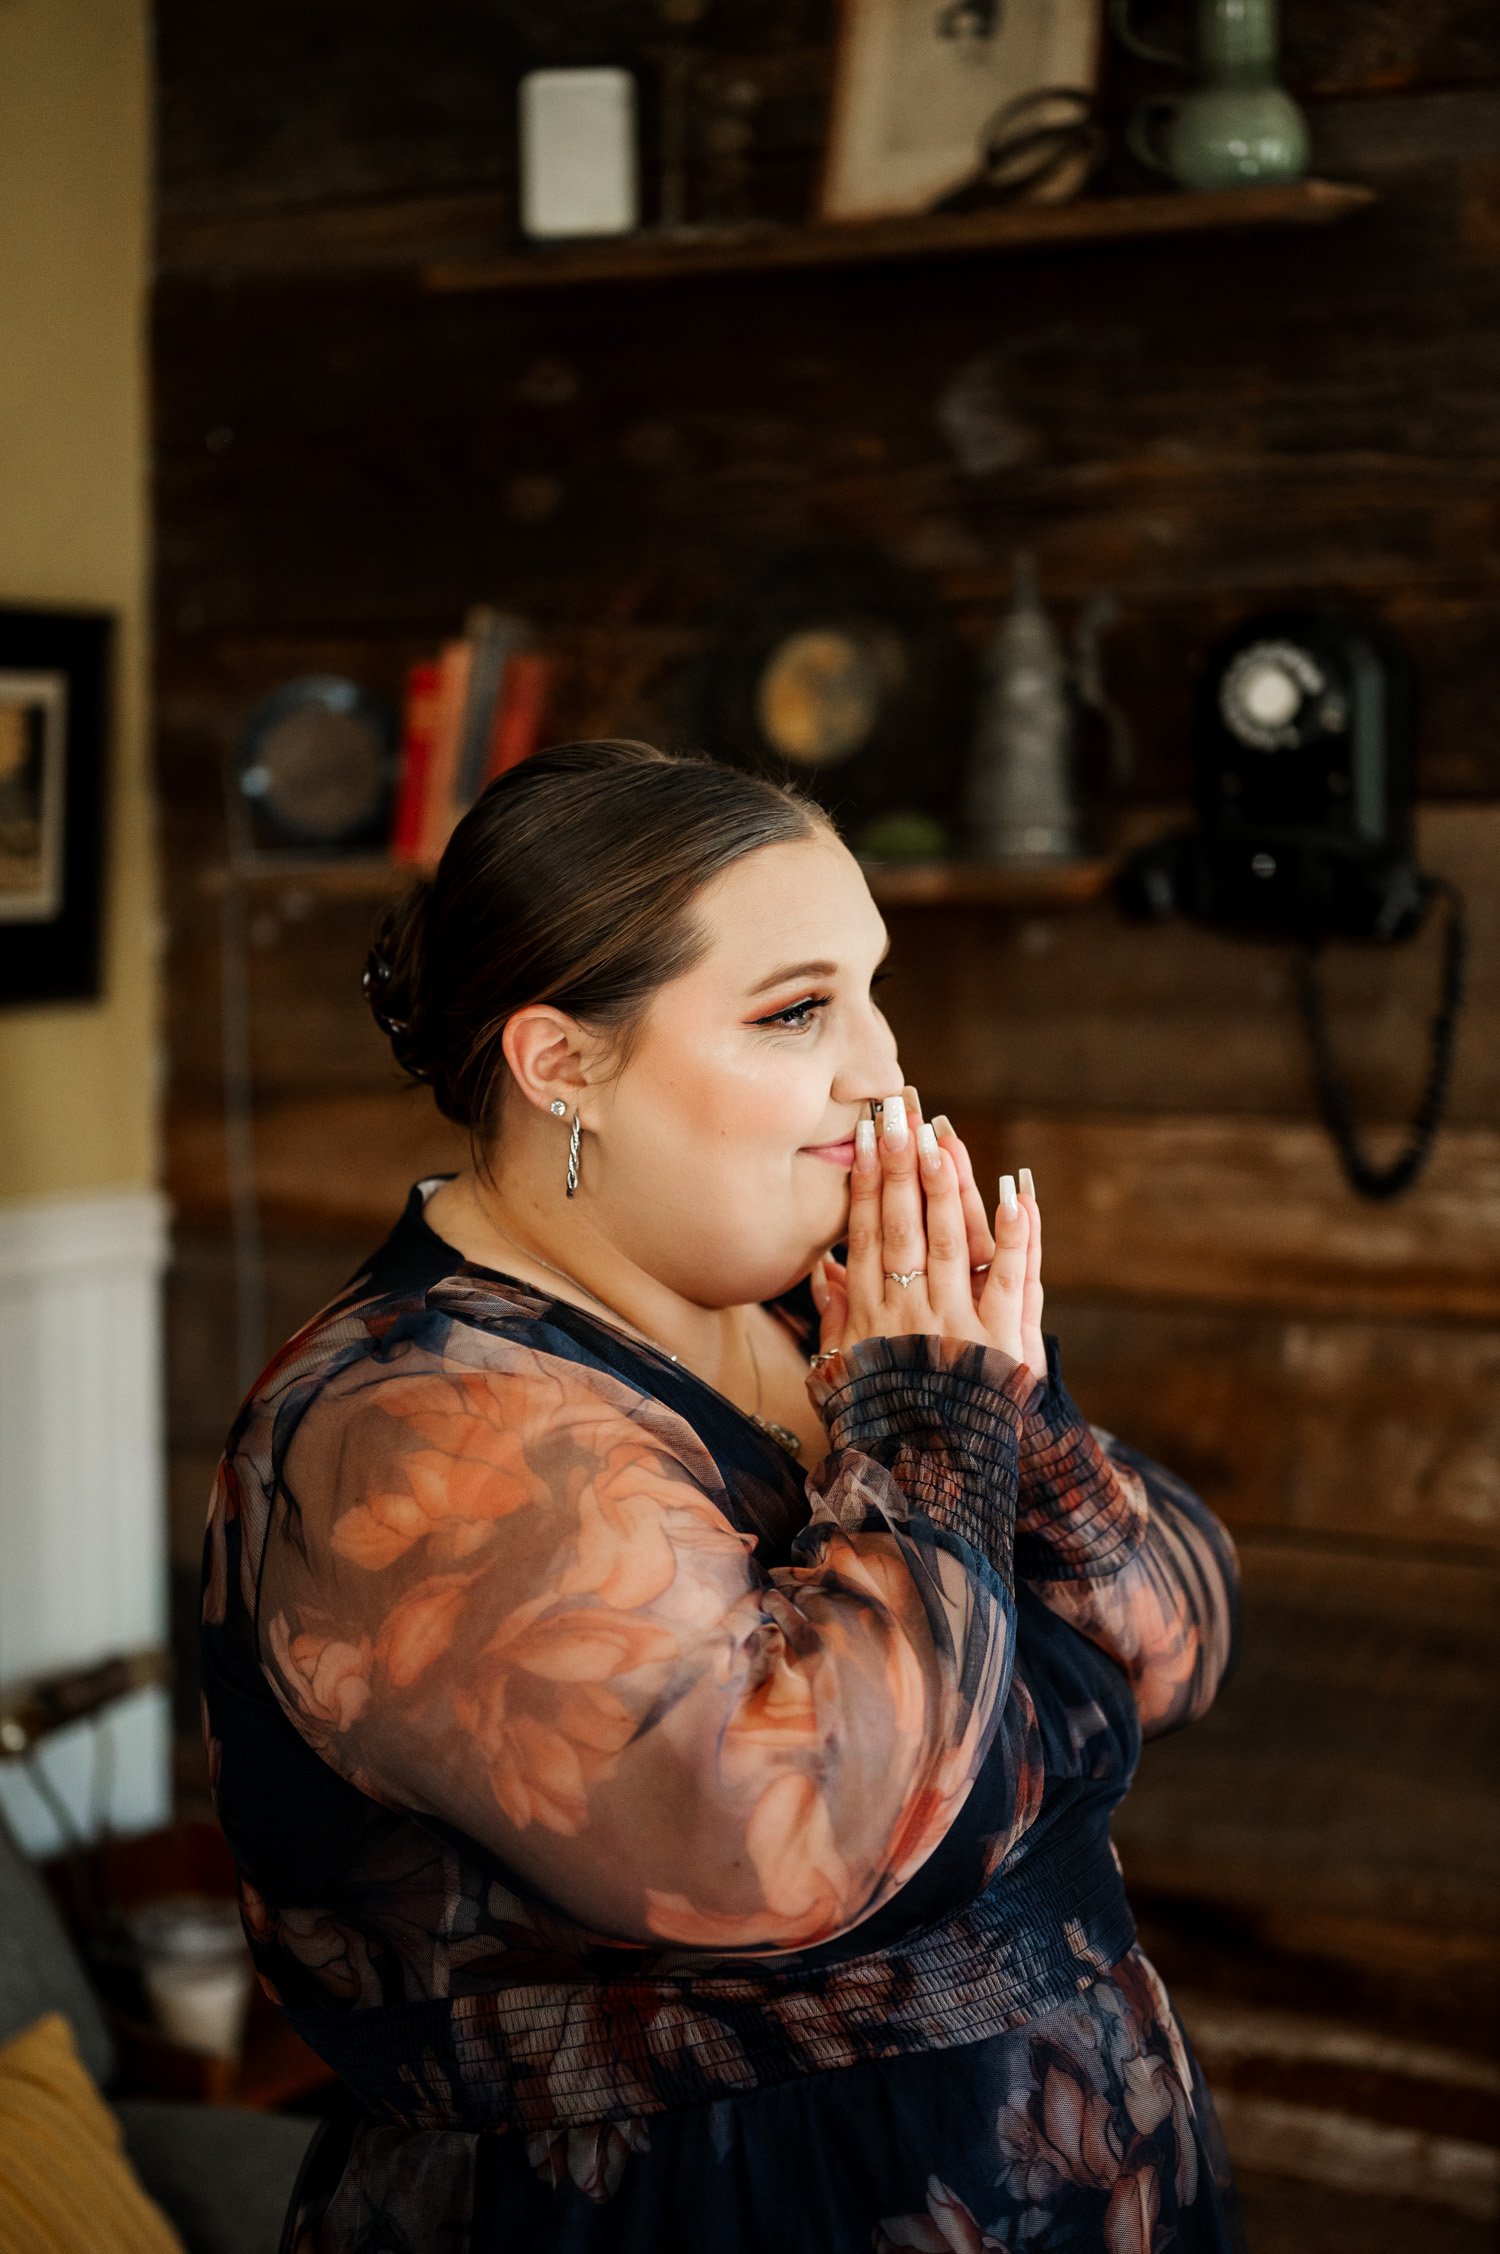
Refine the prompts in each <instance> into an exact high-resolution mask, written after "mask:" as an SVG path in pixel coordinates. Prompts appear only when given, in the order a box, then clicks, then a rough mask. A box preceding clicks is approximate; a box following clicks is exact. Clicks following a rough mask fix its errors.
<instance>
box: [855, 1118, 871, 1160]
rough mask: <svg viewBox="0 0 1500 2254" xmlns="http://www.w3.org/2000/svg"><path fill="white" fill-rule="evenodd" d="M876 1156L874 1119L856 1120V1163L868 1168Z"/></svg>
mask: <svg viewBox="0 0 1500 2254" xmlns="http://www.w3.org/2000/svg"><path fill="white" fill-rule="evenodd" d="M874 1156H875V1122H874V1120H873V1119H856V1120H855V1122H854V1163H855V1165H856V1166H861V1165H862V1166H868V1165H869V1163H870V1161H871V1159H872V1158H873V1157H874Z"/></svg>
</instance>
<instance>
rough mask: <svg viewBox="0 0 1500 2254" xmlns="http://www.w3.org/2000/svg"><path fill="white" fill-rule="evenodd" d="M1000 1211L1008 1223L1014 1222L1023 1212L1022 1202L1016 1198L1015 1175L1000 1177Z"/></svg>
mask: <svg viewBox="0 0 1500 2254" xmlns="http://www.w3.org/2000/svg"><path fill="white" fill-rule="evenodd" d="M1000 1210H1001V1212H1002V1213H1003V1214H1004V1215H1005V1218H1006V1220H1007V1221H1014V1219H1015V1217H1016V1215H1017V1214H1018V1213H1019V1212H1020V1210H1021V1207H1020V1201H1019V1200H1018V1198H1017V1196H1016V1178H1015V1176H1014V1174H1002V1175H1001V1177H1000Z"/></svg>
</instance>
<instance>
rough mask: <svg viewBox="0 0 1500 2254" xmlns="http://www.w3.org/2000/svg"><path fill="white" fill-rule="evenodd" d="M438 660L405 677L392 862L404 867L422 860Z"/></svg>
mask: <svg viewBox="0 0 1500 2254" xmlns="http://www.w3.org/2000/svg"><path fill="white" fill-rule="evenodd" d="M437 696H438V668H437V659H436V658H423V659H421V660H420V661H419V662H418V663H417V664H416V665H413V666H412V667H411V668H410V669H409V671H408V673H407V676H406V707H405V711H404V713H403V715H402V721H401V767H400V771H399V773H398V775H397V777H396V807H395V812H394V813H393V815H392V816H391V859H392V860H393V861H399V862H401V863H402V864H403V865H405V866H410V865H411V864H412V863H413V862H415V861H418V860H420V858H421V846H422V803H423V800H424V798H425V796H426V792H427V769H428V767H429V765H430V763H431V760H432V739H433V735H434V732H435V730H436V726H437Z"/></svg>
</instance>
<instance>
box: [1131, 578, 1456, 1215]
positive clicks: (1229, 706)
mask: <svg viewBox="0 0 1500 2254" xmlns="http://www.w3.org/2000/svg"><path fill="white" fill-rule="evenodd" d="M1193 735H1194V759H1195V766H1196V777H1197V802H1198V826H1197V828H1196V829H1191V830H1182V831H1178V832H1177V833H1176V834H1174V835H1173V836H1171V837H1166V838H1163V839H1160V840H1159V841H1158V842H1156V843H1155V844H1152V845H1148V846H1145V847H1143V848H1142V849H1141V850H1140V851H1139V852H1138V853H1136V854H1135V855H1133V856H1132V858H1131V859H1130V861H1129V862H1127V864H1126V866H1125V868H1124V870H1123V871H1122V873H1121V878H1120V898H1121V902H1122V904H1123V906H1124V907H1125V909H1126V912H1127V913H1129V914H1133V915H1135V916H1140V917H1147V918H1157V917H1164V916H1169V915H1188V916H1193V917H1196V918H1197V919H1198V920H1199V921H1201V922H1203V923H1208V924H1213V925H1216V926H1218V927H1220V928H1222V929H1226V930H1230V931H1238V932H1243V933H1246V934H1249V935H1251V936H1255V935H1259V936H1261V937H1263V938H1285V939H1293V940H1297V941H1300V942H1301V951H1300V956H1299V992H1300V999H1301V1004H1302V1011H1303V1016H1304V1018H1305V1019H1306V1023H1307V1028H1308V1034H1309V1038H1310V1040H1311V1043H1312V1052H1313V1063H1314V1068H1315V1071H1316V1074H1317V1083H1318V1097H1319V1102H1320V1104H1321V1107H1322V1112H1323V1118H1324V1121H1325V1123H1326V1125H1327V1127H1328V1131H1329V1133H1330V1134H1331V1136H1332V1137H1333V1140H1334V1144H1335V1146H1336V1148H1337V1150H1338V1153H1339V1157H1340V1160H1341V1161H1342V1163H1343V1167H1344V1172H1345V1173H1346V1175H1347V1176H1348V1178H1349V1180H1350V1182H1351V1183H1352V1184H1353V1186H1354V1188H1355V1189H1356V1190H1358V1191H1359V1192H1360V1194H1361V1195H1362V1196H1364V1197H1370V1198H1392V1197H1398V1196H1399V1195H1400V1194H1401V1192H1402V1191H1403V1190H1405V1189H1408V1188H1409V1187H1410V1186H1411V1184H1412V1183H1413V1182H1414V1181H1415V1180H1416V1178H1417V1176H1418V1174H1419V1173H1420V1172H1421V1170H1422V1168H1423V1166H1424V1165H1425V1164H1426V1162H1427V1158H1428V1156H1429V1154H1430V1152H1431V1149H1432V1145H1433V1142H1434V1140H1435V1138H1436V1135H1437V1131H1438V1127H1439V1125H1440V1123H1441V1120H1442V1115H1443V1111H1444V1107H1445V1105H1446V1103H1447V1098H1448V1083H1449V1078H1450V1074H1451V1071H1452V1064H1453V1040H1454V1032H1455V1028H1456V1025H1457V1020H1458V1012H1459V1008H1460V1006H1461V1003H1462V1000H1463V985H1464V960H1465V954H1466V948H1467V937H1466V931H1465V924H1464V913H1463V902H1462V900H1461V898H1460V896H1459V894H1458V893H1457V891H1456V890H1455V889H1454V887H1453V886H1452V885H1450V884H1448V883H1447V882H1446V881H1445V880H1443V879H1441V878H1437V877H1429V876H1424V875H1423V874H1422V872H1421V871H1420V870H1419V869H1418V868H1417V867H1416V865H1415V863H1414V862H1413V860H1412V857H1411V856H1412V834H1411V830H1412V758H1411V752H1412V698H1411V683H1410V675H1409V671H1408V668H1407V665H1406V663H1405V660H1404V658H1403V656H1402V654H1401V653H1400V651H1399V650H1397V649H1396V648H1395V647H1394V645H1393V644H1392V643H1390V642H1389V641H1388V640H1387V639H1386V638H1385V637H1384V636H1383V635H1380V634H1377V633H1376V632H1375V631H1374V630H1373V629H1372V628H1371V627H1369V626H1367V625H1364V624H1361V623H1359V622H1358V621H1356V620H1352V619H1349V618H1345V617H1341V616H1338V615H1336V614H1333V613H1325V612H1319V611H1284V612H1271V613H1268V614H1266V615H1265V616H1262V617H1258V618H1251V619H1247V620H1246V621H1245V622H1244V624H1243V625H1241V626H1239V627H1238V628H1236V630H1235V631H1234V632H1233V633H1232V634H1230V635H1229V636H1227V637H1226V639H1225V640H1224V641H1222V642H1221V643H1220V644H1219V645H1218V646H1217V648H1216V649H1215V650H1214V651H1213V652H1212V653H1211V656H1210V659H1209V663H1208V667H1207V669H1206V672H1205V674H1204V677H1203V681H1202V683H1201V685H1200V688H1199V692H1198V703H1197V710H1196V715H1195V721H1194V731H1193ZM1439 896H1441V898H1442V899H1443V900H1444V902H1445V904H1446V908H1447V923H1446V927H1445V931H1444V938H1443V968H1442V991H1441V996H1440V1001H1439V1006H1438V1009H1437V1012H1436V1014H1435V1015H1434V1017H1433V1021H1432V1049H1431V1058H1430V1062H1429V1065H1428V1072H1427V1081H1426V1085H1425V1087H1424V1089H1423V1091H1422V1095H1421V1099H1420V1101H1419V1103H1418V1105H1417V1109H1416V1113H1415V1116H1414V1118H1413V1121H1412V1128H1411V1134H1410V1138H1409V1140H1408V1142H1407V1145H1406V1148H1405V1149H1404V1150H1403V1151H1402V1152H1401V1153H1400V1155H1399V1156H1398V1157H1396V1158H1395V1159H1393V1160H1392V1161H1391V1162H1390V1164H1389V1165H1386V1166H1377V1165H1376V1164H1375V1163H1374V1162H1373V1161H1372V1160H1371V1159H1370V1158H1369V1156H1368V1155H1367V1153H1366V1152H1365V1151H1364V1149H1363V1148H1362V1146H1361V1143H1360V1139H1359V1134H1358V1130H1357V1128H1356V1126H1355V1122H1354V1118H1353V1114H1352V1112H1351V1110H1350V1107H1349V1100H1348V1095H1347V1092H1346V1090H1345V1088H1344V1085H1343V1082H1342V1080H1341V1078H1340V1076H1339V1072H1338V1068H1337V1064H1336V1062H1335V1059H1334V1055H1333V1045H1332V1041H1331V1040H1330V1037H1329V1031H1328V1016H1327V1011H1326V1009H1325V1007H1324V1003H1323V994H1322V988H1321V986H1320V984H1319V981H1318V954H1319V952H1320V950H1321V949H1322V947H1323V946H1324V945H1325V944H1326V943H1327V941H1329V940H1330V939H1357V940H1366V941H1371V940H1380V941H1387V942H1389V941H1395V940H1401V939H1409V938H1411V936H1412V935H1413V933H1414V932H1416V931H1417V930H1418V929H1419V927H1420V926H1421V924H1422V922H1423V920H1424V919H1425V916H1426V914H1427V910H1428V908H1429V906H1430V905H1431V903H1432V901H1433V900H1434V899H1435V898H1438V897H1439Z"/></svg>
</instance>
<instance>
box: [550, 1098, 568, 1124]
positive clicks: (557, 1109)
mask: <svg viewBox="0 0 1500 2254" xmlns="http://www.w3.org/2000/svg"><path fill="white" fill-rule="evenodd" d="M552 1116H553V1118H554V1119H566V1117H567V1116H568V1107H567V1105H566V1104H565V1103H564V1102H563V1100H562V1097H561V1096H554V1097H553V1099H552Z"/></svg>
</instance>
